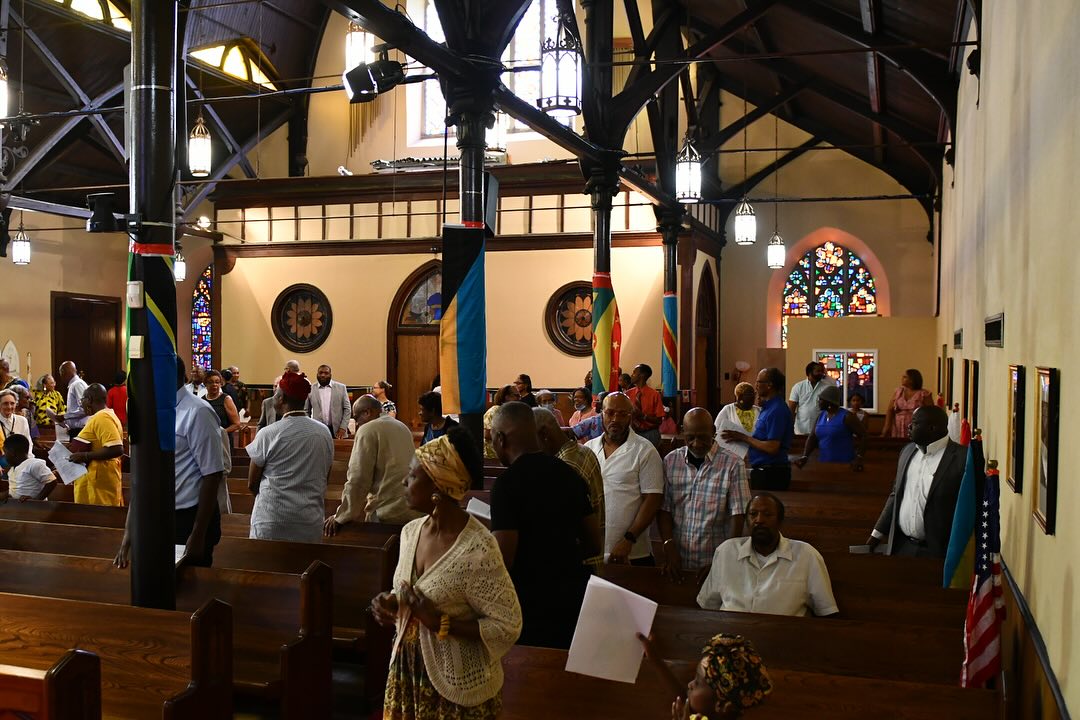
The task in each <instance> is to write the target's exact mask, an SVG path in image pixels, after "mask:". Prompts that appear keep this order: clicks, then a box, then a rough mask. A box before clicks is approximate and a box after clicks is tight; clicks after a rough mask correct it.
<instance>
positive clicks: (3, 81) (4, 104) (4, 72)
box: [0, 58, 8, 117]
mask: <svg viewBox="0 0 1080 720" xmlns="http://www.w3.org/2000/svg"><path fill="white" fill-rule="evenodd" d="M7 116H8V69H7V61H6V60H5V59H4V58H0V117H7Z"/></svg>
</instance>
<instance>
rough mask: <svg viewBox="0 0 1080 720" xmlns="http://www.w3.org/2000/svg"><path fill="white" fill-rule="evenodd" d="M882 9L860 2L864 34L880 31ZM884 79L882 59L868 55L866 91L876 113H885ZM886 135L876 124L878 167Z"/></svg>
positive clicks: (870, 1)
mask: <svg viewBox="0 0 1080 720" xmlns="http://www.w3.org/2000/svg"><path fill="white" fill-rule="evenodd" d="M880 15H881V7H880V6H879V5H878V1H877V0H859V18H860V20H862V29H863V32H864V33H866V34H867V35H875V34H877V31H878V25H879V18H880ZM883 81H884V77H883V76H882V72H881V58H879V57H878V54H877V53H867V55H866V90H867V96H868V97H869V98H870V109H871V110H873V111H874V112H876V113H881V112H885V105H884V103H883V101H882V98H883V97H884V94H885V93H884V92H883V91H882V87H881V86H882V82H883ZM884 143H885V133H884V132H883V131H882V129H881V125H878V124H877V123H874V146H875V147H874V162H875V163H876V164H878V165H880V164H882V163H883V162H884V161H885V148H884Z"/></svg>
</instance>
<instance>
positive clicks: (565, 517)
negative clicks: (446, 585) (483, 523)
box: [491, 400, 600, 649]
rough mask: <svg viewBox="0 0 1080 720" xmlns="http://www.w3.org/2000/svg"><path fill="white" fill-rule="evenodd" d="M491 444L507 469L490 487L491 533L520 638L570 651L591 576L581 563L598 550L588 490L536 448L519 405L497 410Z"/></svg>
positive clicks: (526, 412) (529, 416) (530, 423)
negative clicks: (512, 595) (517, 608)
mask: <svg viewBox="0 0 1080 720" xmlns="http://www.w3.org/2000/svg"><path fill="white" fill-rule="evenodd" d="M543 412H547V411H546V410H544V411H543ZM491 445H492V447H494V448H495V455H496V456H498V458H499V462H501V463H502V464H503V465H505V466H506V472H504V473H503V474H502V475H500V476H499V477H497V478H496V479H495V483H494V485H492V488H491V532H492V534H493V535H494V536H495V539H496V540H497V541H498V543H499V548H500V549H501V550H502V556H503V562H505V563H506V567H507V569H508V570H509V571H510V577H511V579H512V580H513V581H514V587H515V588H516V589H517V595H518V601H519V602H520V603H521V614H522V623H523V624H522V630H521V638H520V639H519V642H520V643H521V644H522V645H534V646H538V647H551V648H563V649H566V648H569V647H570V640H571V639H572V638H573V636H574V627H575V626H576V624H577V618H578V614H579V613H580V612H581V602H582V600H583V599H584V597H585V586H586V585H587V584H588V581H589V571H588V569H587V568H586V566H585V564H584V562H585V560H586V559H587V558H590V557H594V556H596V555H599V554H600V529H599V526H598V525H597V522H596V513H595V512H594V511H593V506H592V503H591V502H590V500H589V488H588V486H587V485H586V484H585V481H584V480H583V479H582V478H581V476H580V475H578V474H577V472H575V471H574V469H573V468H571V467H570V466H569V465H567V464H566V463H564V462H562V461H561V460H558V459H556V458H553V457H551V456H550V455H547V454H545V453H542V452H540V446H539V444H538V441H537V435H536V421H535V419H534V418H533V411H532V409H531V408H530V407H529V406H528V405H526V404H525V403H523V402H519V401H516V400H515V401H512V402H508V403H503V404H502V405H501V406H500V407H499V410H498V412H496V413H495V418H494V419H493V420H492V423H491Z"/></svg>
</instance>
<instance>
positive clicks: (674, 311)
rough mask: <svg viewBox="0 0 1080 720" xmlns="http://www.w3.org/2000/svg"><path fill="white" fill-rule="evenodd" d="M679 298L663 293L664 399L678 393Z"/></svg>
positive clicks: (662, 364) (662, 365) (670, 293)
mask: <svg viewBox="0 0 1080 720" xmlns="http://www.w3.org/2000/svg"><path fill="white" fill-rule="evenodd" d="M678 367H679V296H678V295H676V294H675V293H673V292H666V293H664V356H663V359H662V361H661V378H662V380H663V384H664V392H663V395H664V397H675V396H676V395H677V394H678V392H679V371H678V370H677V369H676V368H678Z"/></svg>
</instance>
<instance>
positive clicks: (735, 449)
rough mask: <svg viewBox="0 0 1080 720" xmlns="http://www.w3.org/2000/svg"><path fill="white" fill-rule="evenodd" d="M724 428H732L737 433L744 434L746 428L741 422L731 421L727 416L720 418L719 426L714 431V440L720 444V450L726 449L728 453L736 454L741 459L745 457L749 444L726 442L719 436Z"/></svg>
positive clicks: (748, 450)
mask: <svg viewBox="0 0 1080 720" xmlns="http://www.w3.org/2000/svg"><path fill="white" fill-rule="evenodd" d="M724 430H734V431H735V432H737V433H742V434H743V435H746V428H744V427H743V426H742V424H741V423H736V422H731V421H730V420H728V419H727V418H721V420H720V427H719V428H718V429H717V431H716V442H717V444H719V445H720V449H721V450H727V451H728V452H729V453H732V454H734V455H737V456H738V457H740V458H742V459H744V460H745V459H746V453H748V452H750V446H749V445H747V444H746V443H738V442H728V441H727V440H724V439H723V438H721V437H720V434H721V433H722V432H723V431H724Z"/></svg>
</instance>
